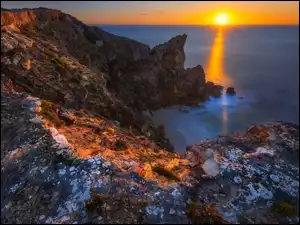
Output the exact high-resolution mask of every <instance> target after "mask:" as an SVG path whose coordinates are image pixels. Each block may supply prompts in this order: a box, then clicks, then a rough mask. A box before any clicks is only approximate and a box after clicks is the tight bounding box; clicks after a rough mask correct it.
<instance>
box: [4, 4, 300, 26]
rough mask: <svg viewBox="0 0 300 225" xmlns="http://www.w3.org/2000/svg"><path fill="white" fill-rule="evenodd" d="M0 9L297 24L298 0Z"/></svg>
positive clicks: (115, 18) (101, 18)
mask: <svg viewBox="0 0 300 225" xmlns="http://www.w3.org/2000/svg"><path fill="white" fill-rule="evenodd" d="M1 7H3V8H9V9H10V8H36V7H46V8H52V9H59V10H61V11H63V12H65V13H68V14H71V15H72V16H74V17H76V18H77V19H79V20H81V21H83V22H84V23H87V24H119V25H121V24H144V25H208V24H213V23H214V18H215V17H216V15H218V14H219V13H225V14H227V15H228V18H229V24H233V25H255V24H258V25H263V24H280V25H284V24H299V1H231V2H230V1H55V2H54V1H53V2H51V1H40V2H39V1H10V2H8V1H1Z"/></svg>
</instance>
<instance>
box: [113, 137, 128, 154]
mask: <svg viewBox="0 0 300 225" xmlns="http://www.w3.org/2000/svg"><path fill="white" fill-rule="evenodd" d="M115 148H116V150H117V151H123V150H125V149H127V145H126V143H125V141H123V140H116V142H115Z"/></svg>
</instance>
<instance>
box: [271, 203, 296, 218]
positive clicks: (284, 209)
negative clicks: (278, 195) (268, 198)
mask: <svg viewBox="0 0 300 225" xmlns="http://www.w3.org/2000/svg"><path fill="white" fill-rule="evenodd" d="M271 210H272V211H273V212H276V213H279V214H281V215H284V216H296V215H297V210H296V207H295V206H293V205H291V204H289V203H287V202H277V201H276V202H274V203H273V205H272V207H271Z"/></svg>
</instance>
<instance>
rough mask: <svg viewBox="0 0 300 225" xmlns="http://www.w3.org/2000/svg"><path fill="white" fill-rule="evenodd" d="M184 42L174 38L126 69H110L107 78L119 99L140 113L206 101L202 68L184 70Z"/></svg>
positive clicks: (182, 38) (181, 37)
mask: <svg viewBox="0 0 300 225" xmlns="http://www.w3.org/2000/svg"><path fill="white" fill-rule="evenodd" d="M186 38H187V35H186V34H183V35H178V36H176V37H174V38H172V39H170V40H169V41H168V42H166V43H164V44H160V45H157V46H155V47H154V48H153V49H152V50H151V52H150V55H149V56H147V57H145V58H143V59H141V60H138V61H135V62H132V63H130V64H129V65H128V64H126V66H125V65H124V66H123V67H114V65H112V70H111V73H110V76H111V77H112V79H113V80H114V81H115V82H114V84H115V89H116V90H120V91H119V96H120V97H121V98H122V99H124V101H125V102H134V104H133V105H135V106H137V107H138V108H139V109H142V110H145V109H157V108H160V107H164V106H169V105H173V104H188V103H190V102H199V101H200V100H206V99H207V98H208V96H209V95H210V92H209V89H208V88H207V86H206V80H205V73H204V70H203V68H202V66H200V65H198V66H196V67H194V68H188V69H185V68H184V60H185V54H184V44H185V42H186ZM213 85H214V84H213ZM132 99H135V101H133V100H132Z"/></svg>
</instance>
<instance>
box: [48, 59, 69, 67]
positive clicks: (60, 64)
mask: <svg viewBox="0 0 300 225" xmlns="http://www.w3.org/2000/svg"><path fill="white" fill-rule="evenodd" d="M50 62H51V63H53V64H54V65H55V66H56V67H57V68H59V69H66V68H67V64H66V63H65V62H64V61H62V60H61V59H59V58H57V57H52V58H51V59H50Z"/></svg>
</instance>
